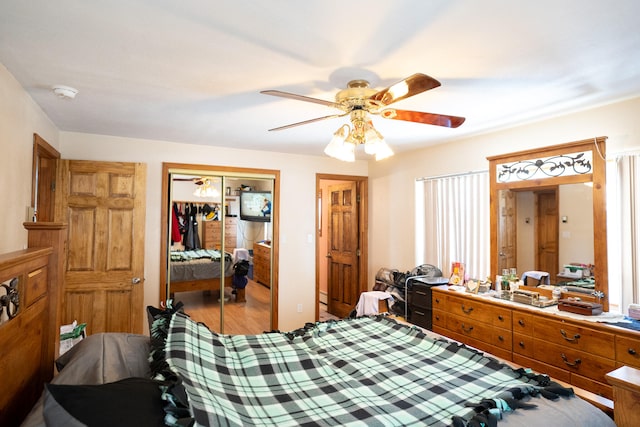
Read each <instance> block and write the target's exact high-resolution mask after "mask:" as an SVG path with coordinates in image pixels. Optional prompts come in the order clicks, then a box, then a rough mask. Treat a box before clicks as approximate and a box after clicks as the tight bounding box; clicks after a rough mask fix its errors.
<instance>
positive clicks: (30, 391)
mask: <svg viewBox="0 0 640 427" xmlns="http://www.w3.org/2000/svg"><path fill="white" fill-rule="evenodd" d="M52 252H53V250H52V249H51V248H43V249H34V248H32V249H25V250H22V251H17V252H11V253H8V254H4V255H0V282H5V281H7V280H11V279H13V278H16V277H17V278H18V286H17V289H18V295H19V301H20V305H19V307H18V311H17V313H16V315H15V317H13V318H12V319H7V316H6V312H7V310H6V309H7V307H5V310H4V313H3V314H4V315H3V320H4V321H3V323H2V324H0V378H1V379H2V392H1V393H0V408H2V411H1V412H0V425H3V426H13V425H18V424H19V423H20V422H21V421H22V419H23V418H24V417H25V415H26V414H27V413H28V412H29V410H30V409H31V407H32V406H33V404H34V403H35V402H36V400H38V397H39V396H40V394H41V393H42V387H43V384H44V383H45V382H46V381H50V380H51V378H52V375H53V359H54V356H53V353H54V345H55V342H54V341H53V339H50V337H51V332H50V328H49V308H50V303H51V301H50V300H49V294H48V292H49V280H48V265H49V256H50V255H51V253H52ZM12 309H13V308H12Z"/></svg>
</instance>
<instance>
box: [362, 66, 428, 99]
mask: <svg viewBox="0 0 640 427" xmlns="http://www.w3.org/2000/svg"><path fill="white" fill-rule="evenodd" d="M438 86H440V82H439V81H437V80H436V79H434V78H433V77H429V76H427V75H426V74H422V73H416V74H414V75H412V76H409V77H407V78H406V79H404V80H401V81H399V82H398V83H395V84H393V85H391V86H389V87H388V88H386V89H382V90H381V91H379V92H376V93H374V94H373V95H371V97H370V98H369V99H372V100H374V101H378V102H380V103H382V104H383V105H389V104H392V103H394V102H397V101H400V100H402V99H405V98H409V97H410V96H413V95H417V94H419V93H422V92H424V91H427V90H429V89H433V88H436V87H438Z"/></svg>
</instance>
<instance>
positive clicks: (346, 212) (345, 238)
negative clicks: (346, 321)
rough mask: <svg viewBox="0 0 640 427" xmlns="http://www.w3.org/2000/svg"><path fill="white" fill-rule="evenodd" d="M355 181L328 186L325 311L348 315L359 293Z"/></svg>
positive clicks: (343, 315)
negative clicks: (327, 251) (327, 259)
mask: <svg viewBox="0 0 640 427" xmlns="http://www.w3.org/2000/svg"><path fill="white" fill-rule="evenodd" d="M357 194H358V192H357V186H356V182H348V183H346V184H337V185H331V186H329V221H328V229H329V230H328V231H329V238H328V242H327V244H328V248H329V253H328V257H329V262H328V263H327V264H328V274H327V280H328V283H327V300H328V301H327V302H328V304H327V311H328V312H329V313H331V314H333V315H334V316H338V317H341V318H342V317H347V316H348V315H349V312H350V311H351V310H352V309H353V308H354V307H355V305H356V303H357V302H358V298H359V296H360V286H359V282H360V281H359V277H358V270H359V268H358V261H359V259H358V252H359V248H358V228H359V227H358V197H357Z"/></svg>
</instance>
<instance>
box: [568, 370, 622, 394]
mask: <svg viewBox="0 0 640 427" xmlns="http://www.w3.org/2000/svg"><path fill="white" fill-rule="evenodd" d="M571 384H573V385H574V386H576V387H579V388H582V389H585V390H589V391H590V392H592V393H595V394H597V395H598V396H604V397H606V398H607V399H611V400H613V387H611V386H610V385H607V384H603V383H601V382H600V381H594V380H592V379H591V378H586V377H583V376H582V375H576V374H572V375H571Z"/></svg>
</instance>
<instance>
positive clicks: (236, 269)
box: [233, 259, 249, 277]
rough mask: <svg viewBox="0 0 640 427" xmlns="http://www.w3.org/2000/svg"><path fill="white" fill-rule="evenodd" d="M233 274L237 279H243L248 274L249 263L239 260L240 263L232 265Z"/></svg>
mask: <svg viewBox="0 0 640 427" xmlns="http://www.w3.org/2000/svg"><path fill="white" fill-rule="evenodd" d="M233 274H235V275H236V276H238V277H244V276H246V275H247V274H249V261H247V260H246V259H241V260H240V261H238V262H236V263H235V264H233Z"/></svg>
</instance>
